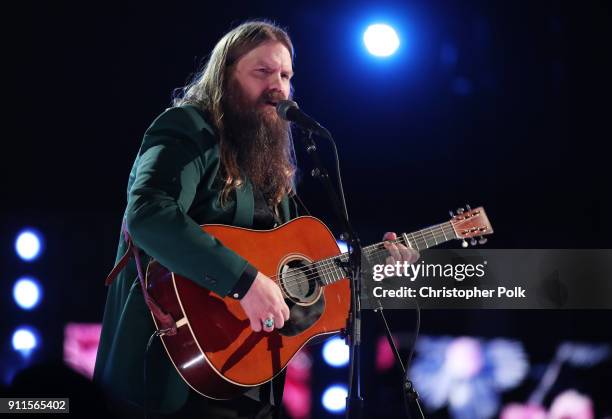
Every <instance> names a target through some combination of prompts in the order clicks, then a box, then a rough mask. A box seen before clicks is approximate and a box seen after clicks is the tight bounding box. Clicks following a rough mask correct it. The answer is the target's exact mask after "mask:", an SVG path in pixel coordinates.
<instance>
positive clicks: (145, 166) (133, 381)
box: [94, 21, 416, 417]
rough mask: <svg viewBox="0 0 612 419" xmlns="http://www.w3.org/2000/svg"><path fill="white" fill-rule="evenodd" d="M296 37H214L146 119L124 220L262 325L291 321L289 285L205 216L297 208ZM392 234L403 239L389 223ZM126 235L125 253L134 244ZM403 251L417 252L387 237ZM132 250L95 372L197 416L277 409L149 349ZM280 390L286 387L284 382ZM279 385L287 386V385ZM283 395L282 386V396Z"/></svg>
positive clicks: (162, 257)
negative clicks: (191, 381)
mask: <svg viewBox="0 0 612 419" xmlns="http://www.w3.org/2000/svg"><path fill="white" fill-rule="evenodd" d="M292 62H293V46H292V44H291V40H290V39H289V37H288V35H287V34H286V32H284V31H283V30H282V29H280V28H278V27H276V26H274V25H272V24H270V23H267V22H260V21H255V22H247V23H244V24H242V25H240V26H238V27H237V28H235V29H233V30H232V31H230V32H229V33H228V34H226V35H225V36H224V37H223V38H222V39H221V40H220V41H219V42H218V43H217V45H216V46H215V48H214V50H213V52H212V53H211V56H210V58H209V60H208V62H207V63H206V65H205V67H204V70H203V71H202V73H201V74H200V75H199V76H198V77H196V79H195V80H194V81H193V82H192V83H191V84H190V85H188V86H187V87H185V88H184V89H183V94H182V95H181V96H180V97H178V98H176V99H175V103H174V105H175V106H174V107H173V108H170V109H168V110H166V111H165V112H164V113H162V114H161V115H160V116H159V117H158V118H157V119H156V120H155V121H154V122H153V124H152V125H151V126H150V127H149V128H148V130H147V131H146V133H145V136H144V139H143V143H142V146H141V148H140V151H139V153H138V156H137V158H136V161H135V162H134V165H133V168H132V171H131V173H130V178H129V182H128V204H127V208H126V212H125V221H126V224H127V230H128V231H129V233H130V235H131V237H132V239H133V241H134V243H135V245H136V246H138V247H139V248H140V249H141V250H142V251H143V252H145V253H146V255H142V257H141V259H142V262H141V263H142V264H143V266H146V261H147V260H148V257H152V258H154V259H156V260H157V261H159V262H160V263H161V264H162V265H164V266H165V267H166V268H168V269H169V270H171V271H173V272H177V273H178V274H180V275H182V276H184V277H186V278H189V279H191V280H193V281H194V282H196V283H197V284H199V285H201V286H202V287H206V288H208V289H210V290H212V291H213V292H215V293H217V294H219V295H221V296H228V297H231V298H236V299H239V300H240V304H241V306H242V308H243V309H244V312H245V313H246V315H247V316H248V318H249V320H250V325H251V328H252V329H253V330H254V331H255V332H262V333H265V332H271V331H272V330H274V328H281V327H283V325H284V322H285V321H286V320H287V319H288V317H289V309H288V307H287V305H286V304H285V302H284V299H283V295H282V292H281V290H280V288H279V287H278V286H277V285H276V284H275V283H274V282H273V281H271V280H270V278H268V277H266V276H265V275H263V274H262V273H261V272H258V271H257V269H256V268H255V267H254V266H252V265H251V264H249V263H248V261H246V260H245V259H243V258H242V257H241V256H239V255H238V254H236V253H234V252H233V251H231V250H230V249H228V248H226V247H224V246H223V245H222V244H221V243H220V242H219V241H217V240H215V239H214V238H213V237H211V236H210V235H208V234H206V233H204V232H203V231H202V230H201V229H200V227H199V225H200V224H205V223H219V224H228V225H235V226H241V227H248V228H255V229H269V228H272V227H274V226H276V225H279V224H280V223H284V222H287V221H289V220H290V219H291V218H294V217H295V216H297V205H296V204H295V202H294V201H293V200H291V199H290V198H289V197H290V196H291V195H293V194H294V193H295V185H294V175H295V171H296V167H295V159H294V152H293V145H292V141H291V134H290V129H289V125H288V123H287V122H285V121H283V120H281V119H280V118H279V117H278V116H277V114H276V110H275V105H276V103H277V102H278V101H280V100H283V99H287V98H289V97H290V96H291V83H290V80H291V77H292V76H293V67H292ZM385 238H386V239H393V238H394V235H393V234H392V233H388V234H387V235H386V236H385ZM126 247H127V246H126V243H125V241H124V240H123V238H122V239H121V240H120V243H119V249H118V257H119V256H121V255H123V253H124V252H125V250H126ZM387 248H388V249H389V251H390V253H391V255H392V256H393V257H395V259H397V260H409V261H414V260H415V259H416V256H415V253H413V252H410V251H409V250H408V249H406V248H405V247H397V246H395V245H393V244H388V246H387ZM135 278H137V271H136V265H135V263H134V261H133V260H132V261H130V262H129V264H128V265H127V267H126V269H125V270H124V271H123V272H121V273H120V274H119V276H118V277H117V279H116V280H115V281H114V283H113V284H112V286H111V287H110V288H109V291H108V299H107V303H106V308H105V312H104V322H103V329H102V335H101V338H100V347H99V350H98V357H97V360H96V369H95V374H94V379H95V380H96V381H98V382H99V383H101V385H102V386H103V387H104V388H105V389H106V390H107V391H108V392H109V395H110V396H111V397H112V398H113V399H114V400H117V403H118V405H119V406H120V409H121V410H123V411H124V412H125V413H126V414H127V415H129V414H133V412H135V410H131V409H132V408H133V407H134V406H143V405H144V404H145V395H146V404H147V408H148V409H149V410H150V411H154V412H160V413H172V412H178V413H177V416H181V417H187V416H188V415H189V414H190V413H189V412H194V411H198V412H200V413H201V414H202V417H224V415H225V414H228V415H234V416H233V417H236V415H238V416H239V417H251V416H253V417H254V416H255V415H256V414H259V415H260V416H259V417H263V416H265V415H266V412H269V411H270V409H269V407H270V403H269V400H268V399H269V398H270V397H269V396H268V394H267V393H266V392H264V391H261V392H258V391H250V392H249V393H248V394H247V395H246V396H242V397H240V398H239V399H236V400H233V401H213V400H208V399H205V398H204V397H202V396H199V395H196V394H195V393H194V392H190V391H189V389H188V387H187V385H186V384H185V383H184V382H183V381H182V380H181V378H180V376H179V375H178V373H177V372H176V371H175V369H174V367H173V366H172V364H171V363H170V361H169V359H168V357H167V356H166V354H165V353H164V350H163V348H162V347H161V345H159V344H153V345H152V346H151V348H150V350H149V352H148V355H147V359H146V368H147V370H146V373H147V387H146V393H145V389H144V388H143V373H144V371H143V368H144V362H143V360H144V357H145V347H146V346H147V342H148V340H149V337H150V336H151V334H152V333H153V332H154V326H153V322H152V320H151V316H150V314H149V312H148V309H147V306H146V304H145V302H144V299H143V296H142V291H141V289H140V285H139V283H138V281H137V280H135ZM281 391H282V390H281ZM276 393H279V391H278V388H277V391H276ZM274 400H276V403H275V404H277V405H278V404H279V401H280V394H273V397H272V402H274Z"/></svg>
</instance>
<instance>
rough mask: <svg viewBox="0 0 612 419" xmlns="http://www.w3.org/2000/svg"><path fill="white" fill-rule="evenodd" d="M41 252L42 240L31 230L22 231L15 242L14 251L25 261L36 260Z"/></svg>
mask: <svg viewBox="0 0 612 419" xmlns="http://www.w3.org/2000/svg"><path fill="white" fill-rule="evenodd" d="M41 250H42V238H41V236H40V235H39V234H38V233H37V232H35V231H33V230H24V231H22V232H21V233H19V235H18V236H17V240H15V251H16V252H17V254H18V255H19V257H20V258H21V259H23V260H25V261H31V260H34V259H36V258H37V257H38V256H39V255H40V252H41Z"/></svg>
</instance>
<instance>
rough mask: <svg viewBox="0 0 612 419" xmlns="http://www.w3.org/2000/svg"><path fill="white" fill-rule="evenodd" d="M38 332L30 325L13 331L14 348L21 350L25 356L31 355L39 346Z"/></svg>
mask: <svg viewBox="0 0 612 419" xmlns="http://www.w3.org/2000/svg"><path fill="white" fill-rule="evenodd" d="M37 335H38V333H37V332H36V331H35V330H34V329H32V328H30V327H28V326H22V327H20V328H18V329H17V330H15V332H14V333H13V339H12V341H13V349H14V350H16V351H17V352H20V353H21V354H22V355H23V356H24V357H28V356H30V354H31V353H32V351H33V350H34V349H36V347H37V346H38V337H37Z"/></svg>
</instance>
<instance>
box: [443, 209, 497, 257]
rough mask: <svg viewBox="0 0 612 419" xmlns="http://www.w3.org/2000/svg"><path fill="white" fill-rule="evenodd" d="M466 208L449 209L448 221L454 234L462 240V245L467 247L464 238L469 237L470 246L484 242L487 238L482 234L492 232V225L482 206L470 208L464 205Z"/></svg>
mask: <svg viewBox="0 0 612 419" xmlns="http://www.w3.org/2000/svg"><path fill="white" fill-rule="evenodd" d="M466 208H467V209H464V208H458V209H457V211H456V213H453V212H452V211H450V215H451V217H452V218H451V220H450V223H451V226H452V227H453V230H454V231H455V235H456V236H457V238H458V239H459V240H463V242H462V244H461V245H462V246H463V247H468V242H467V240H466V239H471V240H470V244H471V245H472V246H475V245H476V243H478V244H485V243H486V242H487V238H486V237H483V236H486V235H488V234H493V227H492V226H491V223H490V222H489V218H487V214H486V213H485V210H484V208H483V207H478V208H474V209H471V208H470V206H469V205H466ZM476 237H479V239H478V240H476Z"/></svg>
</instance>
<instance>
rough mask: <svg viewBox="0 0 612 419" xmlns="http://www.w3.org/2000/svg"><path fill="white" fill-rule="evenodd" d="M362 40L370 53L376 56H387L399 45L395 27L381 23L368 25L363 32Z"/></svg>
mask: <svg viewBox="0 0 612 419" xmlns="http://www.w3.org/2000/svg"><path fill="white" fill-rule="evenodd" d="M363 42H364V43H365V46H366V48H367V49H368V51H369V52H370V54H372V55H375V56H377V57H388V56H389V55H391V54H393V53H394V52H395V51H396V50H397V48H399V45H400V40H399V37H398V36H397V33H396V32H395V29H393V28H392V27H391V26H389V25H385V24H382V23H377V24H375V25H370V26H368V29H366V31H365V33H364V34H363Z"/></svg>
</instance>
